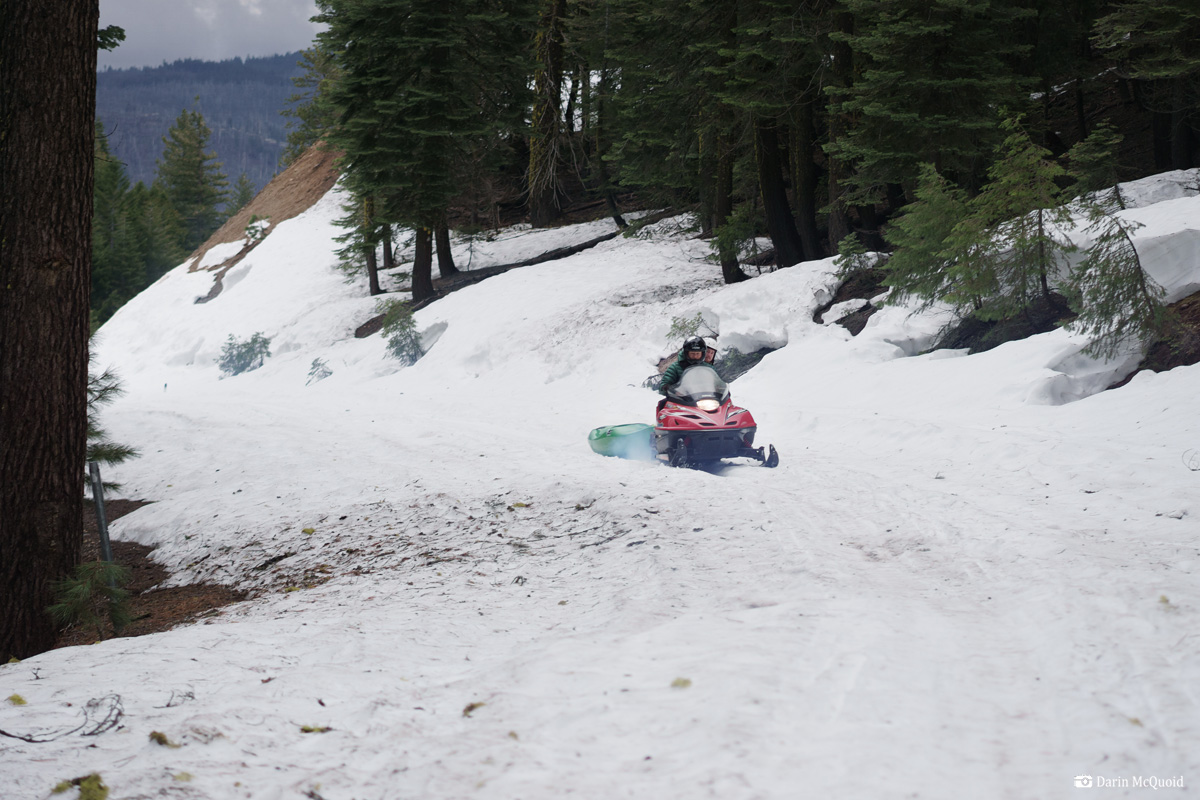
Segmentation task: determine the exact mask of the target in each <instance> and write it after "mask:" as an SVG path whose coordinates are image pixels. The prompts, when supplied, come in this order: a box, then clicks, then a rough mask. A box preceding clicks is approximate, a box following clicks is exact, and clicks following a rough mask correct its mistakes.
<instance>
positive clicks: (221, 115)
mask: <svg viewBox="0 0 1200 800" xmlns="http://www.w3.org/2000/svg"><path fill="white" fill-rule="evenodd" d="M299 60H300V53H298V52H296V53H285V54H283V55H275V56H266V57H263V58H247V59H241V58H232V59H227V60H225V61H198V60H196V59H185V60H179V61H175V62H174V63H171V64H166V63H164V64H162V65H161V66H158V67H134V68H130V69H106V70H102V71H100V72H99V73H97V76H96V78H97V80H96V117H97V119H99V120H100V121H101V122H103V123H104V130H105V131H106V132H107V133H108V134H109V142H108V144H109V148H110V150H111V152H112V153H113V155H114V156H115V157H116V158H118V159H119V160H120V161H122V162H123V163H124V164H125V168H126V170H127V171H128V173H129V179H130V180H131V181H132V182H135V183H136V182H137V181H143V182H145V183H146V184H149V183H150V182H151V181H152V180H154V172H155V167H156V161H157V160H158V159H159V158H160V157H161V156H162V150H163V142H162V138H163V137H164V136H166V135H167V131H168V130H169V129H170V127H171V126H172V125H173V124H174V123H175V120H176V118H177V117H178V116H179V113H180V112H181V111H183V110H184V109H185V108H187V109H192V108H194V109H196V110H198V111H200V113H201V114H203V115H204V120H205V122H206V123H207V124H208V127H209V128H210V129H211V130H212V139H211V140H210V147H211V149H213V150H215V151H216V153H217V159H218V160H219V161H220V162H221V164H222V170H223V171H224V173H225V175H226V176H227V177H228V179H229V184H230V186H231V187H232V186H233V184H234V183H235V182H236V181H237V179H238V176H239V175H241V174H242V173H243V172H245V173H246V176H247V177H248V178H249V179H250V180H251V181H252V182H253V183H254V185H255V187H256V189H262V188H263V187H264V186H265V185H266V184H267V182H268V181H270V180H271V178H272V177H273V176H274V175H275V174H276V172H277V171H278V169H279V157H280V155H281V154H282V153H283V149H284V146H285V144H286V139H287V119H286V118H285V117H283V116H282V115H281V114H280V112H281V111H283V109H284V108H285V107H287V98H288V97H289V96H291V95H292V94H295V92H296V88H295V86H294V85H293V84H292V78H294V77H296V76H298V75H300V74H302V73H303V72H304V70H303V68H301V67H300V66H299V65H298V63H297V62H299Z"/></svg>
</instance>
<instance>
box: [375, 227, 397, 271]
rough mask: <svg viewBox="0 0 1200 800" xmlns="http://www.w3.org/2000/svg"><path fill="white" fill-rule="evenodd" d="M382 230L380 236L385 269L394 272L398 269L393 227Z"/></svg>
mask: <svg viewBox="0 0 1200 800" xmlns="http://www.w3.org/2000/svg"><path fill="white" fill-rule="evenodd" d="M380 230H381V231H383V233H382V234H380V236H379V245H380V249H381V251H382V252H383V268H384V270H393V269H395V268H396V249H395V245H394V243H393V242H392V226H391V225H384V226H383V227H382V228H380Z"/></svg>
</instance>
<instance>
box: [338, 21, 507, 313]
mask: <svg viewBox="0 0 1200 800" xmlns="http://www.w3.org/2000/svg"><path fill="white" fill-rule="evenodd" d="M319 8H320V9H321V11H322V13H321V14H320V15H319V16H318V17H317V19H318V20H319V21H320V22H323V23H325V24H326V25H328V30H326V31H324V32H322V33H321V34H319V38H320V40H321V42H322V43H323V44H324V45H325V46H326V47H327V49H328V51H329V53H330V56H331V57H332V58H334V59H335V63H336V64H337V67H338V69H340V70H341V77H340V79H339V80H338V81H336V83H334V84H333V85H332V86H331V87H330V89H329V93H328V99H329V102H330V103H331V104H332V106H333V107H334V108H335V109H337V114H338V117H337V120H338V122H337V125H336V127H335V128H334V129H333V130H331V131H330V133H329V142H330V143H331V144H332V145H333V146H335V147H336V148H338V149H339V150H341V151H342V152H343V153H344V156H343V158H342V159H341V165H342V169H343V175H344V180H345V182H346V185H347V186H348V188H349V189H350V190H351V191H352V192H354V193H355V194H356V195H357V196H359V197H360V198H369V197H373V198H375V202H376V209H375V211H376V215H375V218H376V219H378V221H379V222H381V223H383V224H392V223H397V224H402V225H405V226H408V227H411V228H413V229H414V231H415V232H416V237H417V240H416V245H417V246H416V258H415V261H414V263H413V299H414V300H422V299H425V298H427V297H430V296H432V294H433V282H432V260H433V243H432V242H433V231H434V229H435V228H436V227H437V225H438V223H439V222H440V221H441V220H442V219H443V218H444V216H445V214H446V210H447V207H448V206H449V204H450V201H451V199H452V198H454V197H455V196H456V195H457V194H458V193H459V175H460V174H461V169H462V167H463V164H465V163H467V162H468V161H469V154H470V152H471V150H472V146H473V145H474V144H475V143H476V142H478V141H479V140H480V139H481V138H490V137H494V136H498V135H499V134H500V133H501V132H502V131H504V130H511V126H512V125H513V117H512V115H513V111H514V110H515V108H516V104H515V103H514V99H515V98H519V97H521V96H523V90H522V89H521V87H522V86H523V84H524V81H525V78H526V77H527V75H528V72H527V70H526V66H527V61H526V59H525V55H524V54H523V53H521V52H520V51H514V48H513V47H512V42H513V41H521V40H522V39H523V38H524V36H525V35H526V34H527V21H528V20H527V16H526V12H527V11H528V7H527V4H526V3H525V2H524V1H523V0H506V2H502V3H496V2H490V0H461V2H457V3H453V4H446V3H443V2H437V1H436V0H321V2H320V3H319Z"/></svg>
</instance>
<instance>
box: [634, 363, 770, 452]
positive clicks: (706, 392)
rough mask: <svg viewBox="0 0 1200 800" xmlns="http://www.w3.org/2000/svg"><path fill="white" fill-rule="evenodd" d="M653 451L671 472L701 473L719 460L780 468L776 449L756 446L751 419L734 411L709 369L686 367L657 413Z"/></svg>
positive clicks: (744, 412) (718, 379)
mask: <svg viewBox="0 0 1200 800" xmlns="http://www.w3.org/2000/svg"><path fill="white" fill-rule="evenodd" d="M656 423H657V424H656V425H655V426H654V438H653V443H654V450H655V453H656V455H657V457H658V459H659V460H661V461H666V462H667V463H668V464H670V465H671V466H672V467H703V466H706V465H709V464H713V463H714V462H718V461H720V460H721V459H723V458H739V457H742V458H752V459H754V460H755V461H758V462H759V463H760V464H762V465H763V466H764V467H776V466H779V453H777V452H775V446H774V445H767V447H765V448H763V447H755V446H754V433H755V431H756V430H757V425H756V424H755V422H754V417H753V415H751V414H750V412H749V411H747V410H746V409H744V408H741V407H739V406H735V405H734V404H733V401H732V400H731V399H730V396H729V386H728V384H726V383H725V381H723V380H721V376H720V375H718V374H717V371H716V370H715V369H713V368H712V367H711V366H709V365H708V364H697V365H695V366H692V367H688V369H686V370H685V371H684V373H683V377H681V378H680V379H679V383H677V384H675V386H674V387H673V388H672V390H671V393H670V394H669V395H667V399H666V401H665V402H664V403H662V405H661V407H660V408H659V411H658V418H657V420H656Z"/></svg>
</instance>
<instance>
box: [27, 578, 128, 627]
mask: <svg viewBox="0 0 1200 800" xmlns="http://www.w3.org/2000/svg"><path fill="white" fill-rule="evenodd" d="M129 579H130V572H129V567H126V566H124V565H123V564H114V563H111V562H108V561H87V562H84V563H82V564H80V565H78V566H77V567H75V573H74V575H73V576H72V577H70V578H64V579H63V580H60V581H57V582H55V584H54V597H55V602H54V605H52V606H50V607H49V608H48V609H47V610H48V611H49V612H50V616H51V617H53V618H54V621H55V622H57V623H58V624H59V625H62V626H64V627H65V626H67V625H77V626H79V627H81V628H90V629H91V630H94V631H95V632H96V636H97V638H99V639H103V638H104V634H105V627H106V626H105V622H104V620H105V618H107V619H108V622H109V623H111V625H112V632H113V635H114V636H116V635H120V633H121V629H122V628H124V627H125V626H126V625H128V624H129V623H130V621H131V620H132V618H133V617H132V613H131V611H130V607H129V592H128V590H126V589H125V588H124V586H125V585H126V584H128V583H129Z"/></svg>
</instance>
